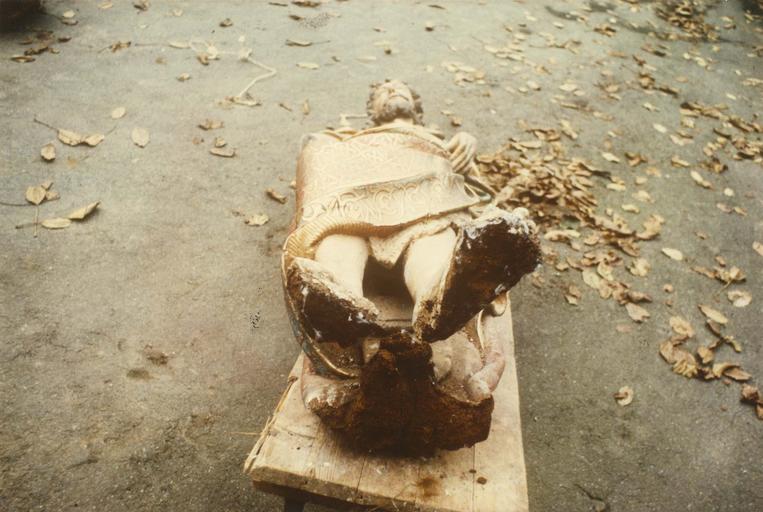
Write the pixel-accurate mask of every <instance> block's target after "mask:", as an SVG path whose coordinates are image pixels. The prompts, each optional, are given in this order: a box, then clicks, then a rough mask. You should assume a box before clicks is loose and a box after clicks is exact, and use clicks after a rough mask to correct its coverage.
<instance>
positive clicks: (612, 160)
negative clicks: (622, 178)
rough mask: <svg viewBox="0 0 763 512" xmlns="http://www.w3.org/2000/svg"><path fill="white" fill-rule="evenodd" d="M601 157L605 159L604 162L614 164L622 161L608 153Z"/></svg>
mask: <svg viewBox="0 0 763 512" xmlns="http://www.w3.org/2000/svg"><path fill="white" fill-rule="evenodd" d="M601 156H602V157H604V160H607V161H608V162H614V163H619V162H620V159H619V158H617V157H616V156H615V155H613V154H612V153H607V152H606V151H605V152H603V153H602V154H601Z"/></svg>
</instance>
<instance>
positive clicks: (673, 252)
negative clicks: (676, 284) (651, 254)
mask: <svg viewBox="0 0 763 512" xmlns="http://www.w3.org/2000/svg"><path fill="white" fill-rule="evenodd" d="M662 253H663V254H664V255H665V256H667V257H668V258H670V259H672V260H676V261H683V259H684V255H683V253H682V252H681V251H679V250H678V249H671V248H669V247H663V248H662Z"/></svg>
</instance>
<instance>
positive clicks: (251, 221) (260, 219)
mask: <svg viewBox="0 0 763 512" xmlns="http://www.w3.org/2000/svg"><path fill="white" fill-rule="evenodd" d="M269 220H270V217H268V216H267V215H265V214H264V213H260V214H257V215H252V216H251V217H248V218H246V219H245V220H244V224H246V225H247V226H262V225H264V224H265V223H266V222H267V221H269Z"/></svg>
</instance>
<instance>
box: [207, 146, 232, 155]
mask: <svg viewBox="0 0 763 512" xmlns="http://www.w3.org/2000/svg"><path fill="white" fill-rule="evenodd" d="M209 152H210V153H211V154H213V155H215V156H221V157H223V158H233V157H234V156H236V150H235V149H231V148H224V147H214V148H212V149H210V150H209Z"/></svg>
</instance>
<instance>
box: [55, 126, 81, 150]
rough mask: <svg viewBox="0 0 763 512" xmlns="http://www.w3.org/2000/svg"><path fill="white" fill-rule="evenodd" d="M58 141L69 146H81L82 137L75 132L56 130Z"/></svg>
mask: <svg viewBox="0 0 763 512" xmlns="http://www.w3.org/2000/svg"><path fill="white" fill-rule="evenodd" d="M58 140H60V141H61V142H63V143H64V144H68V145H69V146H78V145H80V144H82V140H83V137H82V135H80V134H79V133H77V132H73V131H71V130H64V129H59V130H58Z"/></svg>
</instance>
